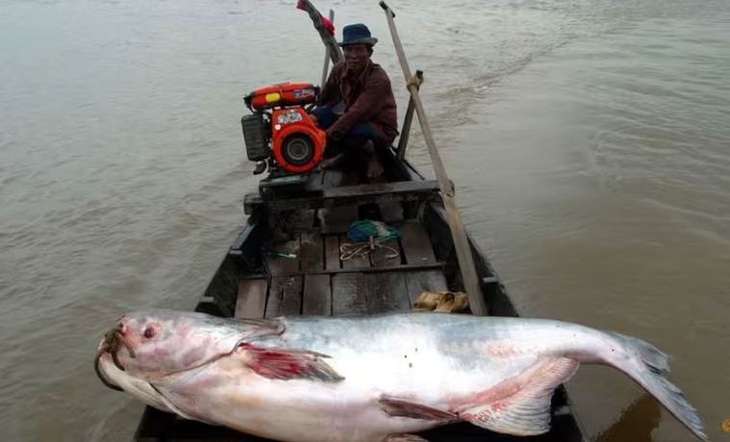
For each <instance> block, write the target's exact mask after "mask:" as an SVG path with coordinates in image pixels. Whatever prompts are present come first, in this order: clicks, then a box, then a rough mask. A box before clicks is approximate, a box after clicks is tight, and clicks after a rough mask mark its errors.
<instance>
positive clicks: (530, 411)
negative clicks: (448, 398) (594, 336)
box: [458, 358, 579, 436]
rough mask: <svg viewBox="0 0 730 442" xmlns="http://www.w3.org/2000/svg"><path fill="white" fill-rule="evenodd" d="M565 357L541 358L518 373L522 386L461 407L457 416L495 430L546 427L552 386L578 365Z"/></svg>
mask: <svg viewBox="0 0 730 442" xmlns="http://www.w3.org/2000/svg"><path fill="white" fill-rule="evenodd" d="M578 365H579V363H578V361H575V360H573V359H569V358H558V359H543V360H541V361H539V362H538V363H537V364H535V365H534V366H532V367H531V368H530V369H528V370H526V371H525V372H523V373H522V374H521V375H520V376H523V375H524V376H525V377H526V379H520V381H519V382H520V384H522V382H526V383H525V384H523V386H522V388H519V390H517V391H516V392H515V393H514V394H512V395H510V396H507V397H502V398H498V399H496V400H491V401H489V402H487V403H477V404H474V405H473V406H467V407H464V408H462V409H461V410H460V411H459V413H458V415H459V417H460V418H461V419H463V420H465V421H467V422H470V423H472V424H474V425H477V426H479V427H482V428H487V429H489V430H492V431H497V432H499V433H506V434H512V435H517V436H532V435H537V434H542V433H546V432H547V431H548V430H550V399H551V398H552V396H553V392H554V390H555V387H557V386H558V385H560V384H562V383H563V382H565V381H566V380H568V379H569V378H570V377H571V376H573V374H574V373H575V371H576V370H577V369H578Z"/></svg>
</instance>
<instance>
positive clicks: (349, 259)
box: [340, 235, 370, 269]
mask: <svg viewBox="0 0 730 442" xmlns="http://www.w3.org/2000/svg"><path fill="white" fill-rule="evenodd" d="M345 244H347V245H345ZM360 245H361V244H360V243H353V242H350V241H349V240H348V239H347V235H340V249H342V248H343V247H348V248H350V250H352V249H354V248H356V247H359V246H360ZM346 253H347V252H341V255H342V257H343V258H345V259H341V261H342V268H343V269H348V268H353V267H370V257H368V256H367V255H365V256H360V255H350V256H347V255H346Z"/></svg>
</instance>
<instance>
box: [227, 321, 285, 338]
mask: <svg viewBox="0 0 730 442" xmlns="http://www.w3.org/2000/svg"><path fill="white" fill-rule="evenodd" d="M229 320H230V321H232V322H235V323H236V324H238V325H240V326H243V327H245V329H246V331H247V332H248V334H247V336H246V338H247V339H252V338H259V337H263V336H272V335H280V334H282V333H284V331H285V330H286V326H285V325H284V322H283V321H281V320H279V319H263V318H235V319H229Z"/></svg>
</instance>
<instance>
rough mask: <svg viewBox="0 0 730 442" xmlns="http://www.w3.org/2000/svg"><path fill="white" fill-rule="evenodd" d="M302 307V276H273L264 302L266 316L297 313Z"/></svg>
mask: <svg viewBox="0 0 730 442" xmlns="http://www.w3.org/2000/svg"><path fill="white" fill-rule="evenodd" d="M301 307H302V277H301V276H273V277H271V284H270V285H269V297H268V300H267V302H266V317H267V318H275V317H277V316H282V315H289V316H291V315H298V314H299V312H300V311H301Z"/></svg>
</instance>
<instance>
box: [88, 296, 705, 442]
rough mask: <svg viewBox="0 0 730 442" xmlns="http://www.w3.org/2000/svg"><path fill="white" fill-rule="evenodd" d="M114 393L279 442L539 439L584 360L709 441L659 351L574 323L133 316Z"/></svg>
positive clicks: (104, 367) (121, 342)
mask: <svg viewBox="0 0 730 442" xmlns="http://www.w3.org/2000/svg"><path fill="white" fill-rule="evenodd" d="M95 362H96V363H95V365H96V368H97V373H98V375H99V376H100V378H101V379H102V381H103V382H104V383H105V384H107V385H108V386H110V387H112V388H114V387H119V389H123V390H125V391H127V392H128V393H131V394H132V395H134V396H136V397H137V398H138V399H140V400H142V401H143V402H145V403H147V404H149V405H151V406H153V407H156V408H159V409H161V410H163V411H168V412H174V413H177V414H178V415H180V416H182V417H184V418H187V419H195V420H199V421H202V422H206V423H210V424H216V425H224V426H227V427H231V428H234V429H237V430H239V431H243V432H246V433H249V434H253V435H257V436H262V437H267V438H270V439H276V440H282V441H336V440H337V441H339V440H346V441H382V440H387V439H388V438H391V440H393V439H392V438H395V437H398V436H401V435H408V434H412V433H416V432H420V431H424V430H427V429H430V428H433V427H436V426H439V425H444V424H448V423H452V422H456V421H467V422H470V423H472V424H474V425H477V426H479V427H483V428H487V429H489V430H492V431H497V432H501V433H507V434H513V435H537V434H542V433H545V432H547V431H548V430H549V429H550V399H551V397H552V394H553V391H554V389H555V387H557V386H558V385H560V384H561V383H563V382H565V381H567V380H568V379H569V378H570V377H571V376H572V375H573V374H574V373H575V371H576V370H577V368H578V366H579V364H580V363H597V364H604V365H609V366H612V367H614V368H617V369H618V370H620V371H622V372H624V373H625V374H627V375H628V376H629V377H630V378H631V379H633V380H634V381H636V382H637V383H638V384H639V385H641V386H642V387H643V388H644V389H646V390H647V391H648V392H649V393H651V394H652V395H653V396H654V397H655V398H656V399H657V400H658V401H659V402H660V403H661V404H662V405H664V407H666V409H667V410H668V411H669V412H670V413H671V414H672V415H674V416H675V417H676V418H677V419H678V420H679V422H681V423H682V424H684V426H686V427H687V428H688V429H689V430H690V431H691V432H692V433H693V434H694V435H695V436H696V437H697V438H699V439H701V440H707V436H706V435H705V433H704V431H703V428H702V422H701V421H700V419H699V417H698V416H697V413H696V411H695V409H694V408H693V407H692V406H691V405H690V404H689V403H688V402H687V401H686V400H685V398H684V395H683V394H682V392H681V391H680V390H679V388H677V387H676V386H674V385H673V384H672V383H670V382H669V381H668V380H667V379H665V378H664V377H663V374H664V373H665V372H666V371H668V363H667V362H668V358H667V356H666V355H665V354H664V353H662V352H661V351H659V350H658V349H656V348H654V347H653V346H651V345H650V344H648V343H646V342H644V341H641V340H639V339H636V338H632V337H628V336H624V335H619V334H616V333H609V332H602V331H598V330H595V329H591V328H588V327H584V326H581V325H577V324H572V323H567V322H561V321H553V320H544V319H528V318H500V317H476V316H471V315H454V314H440V313H392V314H383V315H375V316H348V317H281V318H276V319H260V320H251V319H226V318H218V317H214V316H210V315H206V314H202V313H192V312H178V311H170V310H150V311H142V312H136V313H130V314H127V315H124V316H123V317H122V318H121V319H119V320H118V322H117V324H116V326H115V327H114V328H113V329H112V330H111V331H110V332H108V333H107V334H106V336H105V338H104V340H103V341H102V342H101V344H100V346H99V353H98V355H97V359H96V361H95Z"/></svg>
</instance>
